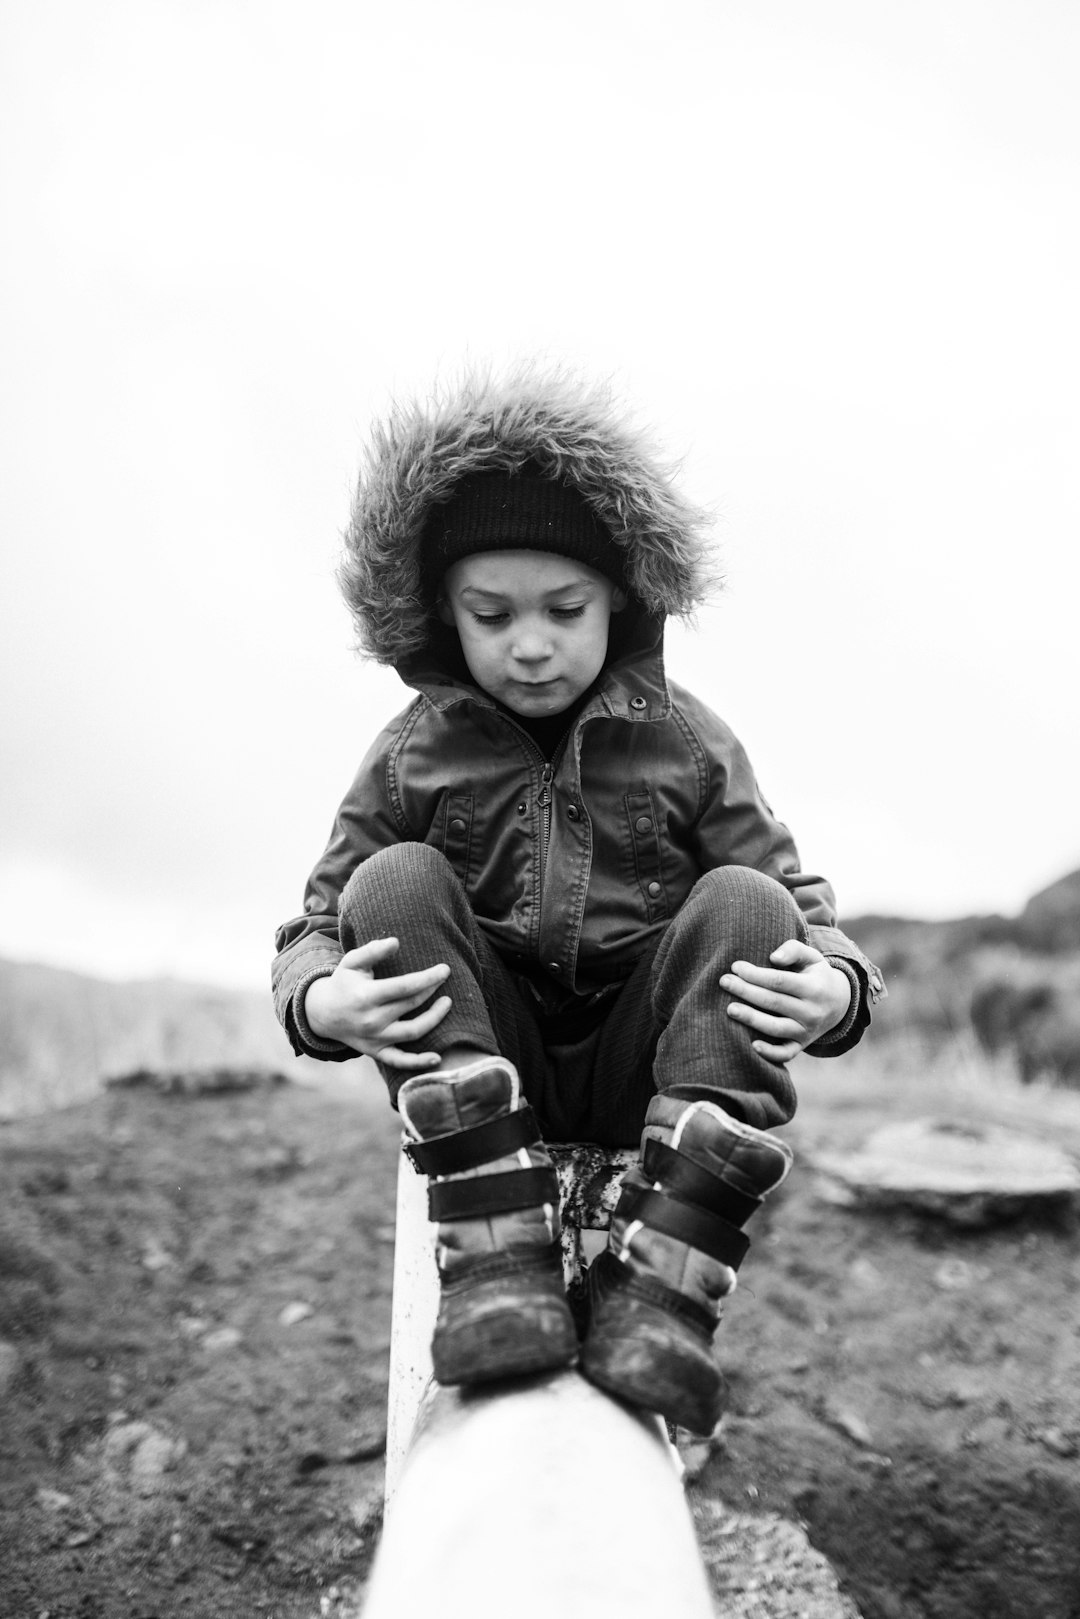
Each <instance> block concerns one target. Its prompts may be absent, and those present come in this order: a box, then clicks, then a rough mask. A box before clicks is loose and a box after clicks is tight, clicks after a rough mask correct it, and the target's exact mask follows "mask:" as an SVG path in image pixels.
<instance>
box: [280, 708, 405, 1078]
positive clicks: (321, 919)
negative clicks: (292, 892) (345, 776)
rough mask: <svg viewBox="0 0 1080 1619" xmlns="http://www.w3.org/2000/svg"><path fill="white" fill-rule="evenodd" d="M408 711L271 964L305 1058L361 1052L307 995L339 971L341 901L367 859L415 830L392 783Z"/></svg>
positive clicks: (367, 769)
mask: <svg viewBox="0 0 1080 1619" xmlns="http://www.w3.org/2000/svg"><path fill="white" fill-rule="evenodd" d="M399 731H400V716H399V719H398V721H395V722H392V723H391V725H389V726H388V727H387V728H386V730H384V731H383V732H382V733H381V735H380V736H379V737H377V738H376V740H375V742H374V743H373V744H372V746H371V748H370V750H369V751H368V753H367V755H366V756H365V758H364V760H363V762H362V764H361V765H360V768H359V770H358V771H357V773H356V775H355V777H354V778H353V782H352V785H351V786H350V788H349V790H348V792H347V793H346V794H345V797H344V799H343V800H342V803H341V807H340V809H339V810H338V812H337V815H336V817H335V820H334V826H333V830H332V831H331V834H330V841H329V843H328V844H327V845H326V848H325V850H324V851H323V854H322V857H321V858H320V860H319V862H318V864H317V865H316V867H315V869H314V871H313V872H312V873H311V876H310V877H309V878H308V880H307V887H306V888H305V890H304V909H303V911H302V912H301V914H300V915H299V916H295V917H293V918H292V919H291V920H290V921H288V922H283V923H282V925H281V926H280V927H279V928H278V930H277V933H276V935H275V944H276V947H277V955H276V956H275V957H274V962H273V966H272V968H271V980H272V984H273V994H274V1010H275V1012H276V1013H277V1016H278V1019H279V1020H280V1022H281V1024H282V1026H283V1027H284V1029H285V1032H286V1034H287V1035H288V1036H289V1040H290V1043H291V1044H292V1048H293V1050H294V1051H295V1052H296V1054H297V1056H304V1057H319V1058H322V1059H323V1060H324V1061H327V1062H346V1061H348V1060H349V1059H350V1058H352V1057H355V1056H356V1055H357V1053H356V1052H355V1051H354V1050H353V1049H352V1047H351V1046H346V1045H344V1044H342V1043H341V1042H340V1041H336V1040H322V1039H320V1038H319V1036H318V1035H316V1034H315V1033H314V1032H313V1031H312V1029H311V1028H310V1027H309V1026H308V1022H307V1019H306V1017H305V1016H304V997H305V995H306V994H307V989H308V986H309V984H311V983H313V982H314V980H315V979H316V978H325V977H327V976H328V975H329V974H330V973H332V972H333V971H334V968H335V967H336V966H337V964H338V962H339V961H340V960H341V957H342V955H343V954H344V951H343V949H342V946H341V942H340V938H339V934H338V900H339V899H340V897H341V893H342V890H343V889H344V887H345V885H346V883H347V882H348V880H349V878H350V877H351V876H352V874H353V872H354V871H355V870H356V868H357V866H359V865H360V864H361V862H362V861H364V860H366V859H368V857H369V856H370V855H372V854H374V853H375V852H376V851H377V850H378V849H383V848H386V847H388V846H389V845H391V844H394V843H401V842H404V841H406V840H407V839H408V837H409V831H408V828H407V826H406V825H405V822H404V818H403V816H402V814H401V808H400V805H399V804H398V803H397V802H396V799H395V797H394V795H393V792H392V788H391V780H390V768H391V759H392V756H393V749H394V743H395V741H396V739H397V736H398V734H399Z"/></svg>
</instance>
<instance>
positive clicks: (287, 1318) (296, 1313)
mask: <svg viewBox="0 0 1080 1619" xmlns="http://www.w3.org/2000/svg"><path fill="white" fill-rule="evenodd" d="M314 1314H315V1311H314V1310H313V1309H312V1307H311V1305H310V1304H305V1303H304V1301H303V1300H302V1299H296V1300H294V1301H293V1303H292V1304H287V1305H286V1306H285V1308H284V1310H282V1312H281V1314H280V1315H279V1316H278V1320H279V1322H280V1323H281V1325H282V1326H283V1327H295V1326H296V1325H297V1323H298V1322H300V1321H307V1320H309V1319H310V1318H311V1317H312V1316H313V1315H314Z"/></svg>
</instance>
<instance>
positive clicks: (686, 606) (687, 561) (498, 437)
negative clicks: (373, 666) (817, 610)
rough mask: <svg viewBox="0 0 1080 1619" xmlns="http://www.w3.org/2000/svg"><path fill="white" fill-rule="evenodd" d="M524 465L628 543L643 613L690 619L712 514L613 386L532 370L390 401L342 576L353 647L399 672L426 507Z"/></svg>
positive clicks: (707, 570)
mask: <svg viewBox="0 0 1080 1619" xmlns="http://www.w3.org/2000/svg"><path fill="white" fill-rule="evenodd" d="M529 460H533V461H536V462H537V463H538V464H539V465H540V466H541V467H542V468H543V469H544V471H545V472H547V473H548V474H549V475H550V476H551V477H553V478H560V479H562V480H564V481H565V482H566V483H568V484H571V485H573V486H574V487H575V488H577V489H578V490H579V491H580V493H581V494H582V495H583V496H584V497H585V499H586V500H587V501H588V502H589V504H590V505H591V506H592V507H593V509H594V510H595V511H596V513H597V515H598V516H599V517H600V518H601V520H602V521H603V522H604V523H605V524H606V525H607V527H608V529H609V530H610V532H611V534H612V536H613V537H614V539H615V541H616V543H617V544H619V545H621V546H623V547H624V548H625V550H626V552H627V557H628V562H627V579H628V581H629V584H630V589H631V593H632V595H633V596H634V597H636V599H637V601H638V602H639V603H640V604H641V606H642V607H643V608H644V609H645V610H646V612H647V613H649V614H651V615H653V616H655V617H659V618H662V617H663V616H664V615H666V614H672V615H675V616H677V617H682V618H685V617H688V616H689V615H690V614H691V613H692V612H693V610H694V608H695V607H696V606H698V605H699V604H700V603H701V602H702V601H704V600H705V598H706V596H707V595H708V594H709V592H710V591H711V589H712V588H713V587H714V586H715V585H717V584H718V583H719V578H718V575H717V574H716V573H715V571H714V569H713V568H712V566H711V564H710V557H709V552H708V547H707V543H706V538H705V533H706V529H707V527H708V526H709V522H710V519H709V518H708V516H707V515H706V513H704V512H702V511H699V510H698V509H696V508H695V507H693V506H691V505H689V504H688V503H687V502H686V501H684V500H683V499H682V497H681V496H680V495H679V494H678V493H677V492H676V491H675V489H674V488H673V486H672V482H671V476H670V472H669V470H668V469H667V468H666V467H665V466H664V465H663V463H662V462H661V461H659V460H658V459H657V457H656V455H655V453H654V450H653V447H652V445H651V444H650V442H649V440H648V439H647V438H646V437H645V435H644V434H642V433H641V432H639V431H638V430H637V429H636V428H635V427H633V426H632V425H631V424H630V423H629V422H628V421H627V419H626V416H625V412H624V411H623V410H621V409H620V408H619V407H618V406H617V405H616V402H615V400H614V398H613V396H612V394H611V392H610V390H609V389H608V388H606V387H604V386H596V385H586V384H582V383H581V382H580V381H579V380H578V379H577V378H576V377H574V376H572V375H571V374H570V373H568V372H565V371H542V370H540V369H539V368H537V367H534V366H531V365H529V366H521V367H519V368H517V369H516V370H514V371H513V372H511V373H510V374H509V375H508V376H506V377H504V378H500V379H496V378H494V377H492V376H491V375H490V374H488V373H473V374H470V375H467V376H466V377H465V378H464V379H463V380H462V381H461V382H460V383H459V384H458V385H457V386H455V387H452V388H445V389H442V390H439V391H437V392H436V393H434V394H433V395H432V396H431V398H430V399H428V400H426V401H416V402H413V403H404V404H395V405H394V406H392V408H391V410H390V411H389V413H388V415H387V417H386V419H385V420H384V421H382V422H380V423H377V424H376V426H375V428H374V430H373V432H372V436H371V440H370V443H369V444H368V446H367V447H366V451H365V454H364V460H363V466H362V471H361V475H360V480H359V485H358V488H357V492H356V498H355V500H354V502H353V508H352V516H351V520H350V523H349V527H348V529H347V530H346V533H345V536H344V555H343V558H342V561H341V565H340V567H339V569H338V582H339V584H340V586H341V590H342V594H343V595H344V597H345V600H346V602H347V603H348V606H349V609H350V611H351V613H352V616H353V622H354V624H355V625H356V630H357V639H358V644H359V647H360V650H361V651H363V652H365V653H367V654H368V655H369V656H371V657H374V658H376V659H377V660H378V661H379V662H380V663H389V664H395V665H396V664H399V663H400V662H401V661H402V660H404V659H407V658H409V657H411V656H412V655H413V654H415V653H417V652H419V651H421V650H422V649H423V647H424V646H425V644H426V643H427V640H428V634H429V630H430V628H431V622H432V621H431V603H430V602H429V601H425V600H424V599H423V596H422V593H421V588H420V569H419V547H420V539H421V535H422V532H423V528H424V523H425V520H426V518H427V515H428V511H429V509H430V507H431V506H432V505H433V504H436V503H438V502H444V501H446V500H448V499H449V498H450V496H451V494H452V492H453V489H454V486H455V485H456V483H457V482H458V480H459V479H460V478H462V477H464V476H465V474H466V473H469V472H478V471H482V470H492V469H505V470H511V471H513V470H516V469H517V468H519V467H520V466H522V465H523V463H524V462H526V461H529Z"/></svg>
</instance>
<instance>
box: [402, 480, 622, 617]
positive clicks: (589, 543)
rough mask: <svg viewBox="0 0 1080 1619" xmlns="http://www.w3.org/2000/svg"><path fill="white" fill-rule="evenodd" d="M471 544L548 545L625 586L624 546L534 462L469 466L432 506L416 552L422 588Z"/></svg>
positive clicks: (431, 585)
mask: <svg viewBox="0 0 1080 1619" xmlns="http://www.w3.org/2000/svg"><path fill="white" fill-rule="evenodd" d="M479 551H554V552H555V553H556V554H557V555H558V556H564V557H572V558H573V559H574V561H575V562H584V563H585V564H586V566H587V567H590V568H595V569H596V571H597V572H598V573H602V574H604V575H606V577H607V578H608V579H610V580H612V582H613V583H614V584H616V585H619V586H621V587H622V588H623V589H625V588H626V575H625V568H624V563H625V561H626V555H625V552H624V551H623V550H622V549H621V547H620V546H618V545H616V544H615V541H614V540H613V539H612V537H611V534H610V532H609V530H608V529H607V528H606V527H605V525H604V524H603V523H602V522H601V521H600V519H599V518H598V517H597V516H596V514H595V512H594V511H593V509H592V507H591V506H590V505H589V504H588V502H587V501H586V500H585V498H584V496H583V495H580V494H579V493H578V491H577V490H576V489H574V488H572V487H571V486H570V485H569V484H565V483H559V482H558V481H557V480H556V479H554V478H548V477H545V476H544V474H543V473H542V472H541V471H540V469H539V467H538V466H537V465H536V463H535V462H531V461H530V462H526V463H525V465H524V466H523V467H522V468H521V470H520V471H519V472H506V471H502V470H500V471H492V472H470V473H468V474H467V475H466V476H465V477H464V478H462V479H461V481H460V483H458V484H456V485H455V487H454V493H453V495H452V496H451V498H450V499H449V500H448V501H447V502H446V503H445V505H441V506H435V507H433V508H432V510H431V512H430V513H429V515H428V519H427V523H426V524H425V527H424V538H423V546H422V552H421V555H422V559H423V560H422V569H423V575H424V580H425V584H426V586H427V588H428V590H429V592H430V593H431V594H432V595H434V593H435V591H436V589H437V587H438V584H439V581H440V580H441V579H442V577H443V575H444V574H445V573H446V570H447V569H448V568H449V567H450V566H451V565H452V564H453V563H455V562H459V561H460V560H461V558H462V557H469V556H474V555H475V554H476V553H477V552H479Z"/></svg>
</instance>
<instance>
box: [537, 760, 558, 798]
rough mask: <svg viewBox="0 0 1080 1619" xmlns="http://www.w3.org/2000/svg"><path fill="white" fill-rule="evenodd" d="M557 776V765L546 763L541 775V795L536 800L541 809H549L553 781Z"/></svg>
mask: <svg viewBox="0 0 1080 1619" xmlns="http://www.w3.org/2000/svg"><path fill="white" fill-rule="evenodd" d="M554 778H555V766H554V765H545V766H544V769H543V771H542V773H541V776H540V796H539V798H538V799H537V800H536V802H537V803H538V804H539V806H540V808H541V809H548V808H549V807H550V805H551V783H552V781H553V780H554Z"/></svg>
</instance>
